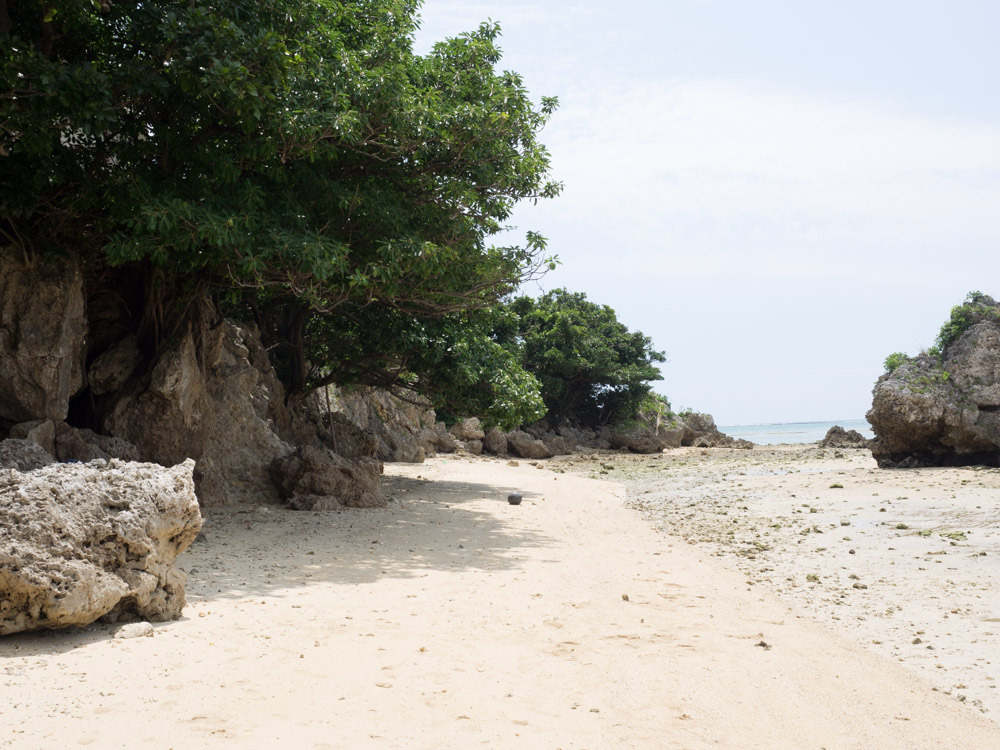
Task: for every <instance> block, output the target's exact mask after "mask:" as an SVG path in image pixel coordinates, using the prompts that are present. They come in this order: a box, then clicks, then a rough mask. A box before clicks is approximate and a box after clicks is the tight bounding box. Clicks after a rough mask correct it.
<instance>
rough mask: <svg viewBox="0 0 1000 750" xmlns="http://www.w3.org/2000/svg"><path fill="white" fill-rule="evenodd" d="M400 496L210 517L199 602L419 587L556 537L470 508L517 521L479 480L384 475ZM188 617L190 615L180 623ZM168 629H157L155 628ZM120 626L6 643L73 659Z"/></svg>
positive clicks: (197, 583)
mask: <svg viewBox="0 0 1000 750" xmlns="http://www.w3.org/2000/svg"><path fill="white" fill-rule="evenodd" d="M384 487H385V489H386V491H387V492H388V494H389V495H390V496H391V497H392V498H393V500H392V501H391V502H390V503H389V507H388V508H385V509H379V510H353V509H347V510H343V511H329V512H322V513H318V512H303V511H294V510H288V509H285V508H280V507H275V506H262V507H260V508H248V507H239V508H217V509H208V510H206V511H205V516H206V524H205V527H204V531H205V534H204V540H203V541H198V542H196V543H195V544H193V545H192V546H191V547H190V548H189V549H188V550H187V551H186V552H185V553H184V554H182V555H181V557H180V558H179V560H178V564H179V565H180V567H181V568H182V569H184V570H185V571H187V573H188V580H187V585H186V587H185V589H186V593H187V598H188V603H189V606H190V604H191V603H194V602H212V601H216V600H220V599H229V600H234V599H247V598H252V597H272V598H278V599H280V598H282V597H283V596H286V595H287V594H288V592H289V590H290V589H304V588H306V587H310V586H316V585H320V584H335V585H346V586H350V585H361V584H368V583H373V582H376V581H378V580H379V579H382V578H386V577H393V578H408V579H420V578H423V577H425V576H426V575H427V574H428V573H429V572H430V571H455V572H458V571H466V570H483V571H504V570H517V569H518V568H519V567H520V562H519V554H518V553H519V551H520V550H523V549H526V548H538V547H543V546H550V545H551V544H552V540H551V538H549V537H547V536H545V535H544V534H539V533H537V532H533V531H526V530H523V529H517V528H514V527H513V525H512V524H508V523H506V522H505V520H504V516H503V515H500V516H497V515H494V514H493V513H488V512H485V511H483V510H480V509H477V508H472V507H468V506H469V504H470V503H471V502H473V501H482V500H487V501H489V502H495V503H497V504H498V505H502V507H503V509H504V512H505V513H506V512H508V509H509V512H510V513H511V514H514V513H519V514H523V513H525V512H530V503H531V502H532V500H533V499H537V497H538V495H537V494H536V493H531V492H524V493H522V494H523V495H524V501H525V504H524V505H521V506H510V505H508V504H507V501H506V497H507V493H508V492H509V489H510V488H508V487H501V486H498V485H492V484H478V483H472V482H455V481H433V482H432V481H428V480H421V479H411V478H406V477H386V478H385V482H384ZM182 619H183V617H182ZM169 625H170V623H169V622H168V623H162V624H159V623H158V624H156V627H157V628H160V627H169ZM117 627H118V626H117V625H105V624H101V623H95V624H93V625H90V626H88V627H85V628H67V629H65V630H54V631H38V632H32V633H20V634H14V635H9V636H4V637H2V638H0V663H2V661H3V659H4V658H5V657H25V656H34V655H43V654H54V653H65V652H67V651H70V650H72V649H74V648H79V647H81V646H86V645H89V644H93V643H98V642H102V641H106V640H107V639H108V638H109V636H110V635H111V633H112V632H113V631H114V629H116V628H117Z"/></svg>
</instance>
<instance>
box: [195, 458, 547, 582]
mask: <svg viewBox="0 0 1000 750" xmlns="http://www.w3.org/2000/svg"><path fill="white" fill-rule="evenodd" d="M385 485H386V489H387V491H388V494H389V495H390V496H391V497H392V498H393V500H392V501H391V502H390V503H389V507H388V508H386V509H384V510H343V511H333V512H324V513H315V512H300V511H291V510H285V509H278V508H268V509H267V510H261V509H248V508H240V509H226V510H219V511H210V512H209V513H208V520H209V523H208V524H207V525H206V530H205V536H206V541H202V542H198V543H196V544H195V545H193V546H192V548H191V549H190V550H189V551H188V552H187V553H185V555H184V557H182V558H181V566H182V567H183V568H185V569H186V570H187V571H188V585H187V591H188V597H189V599H190V600H199V599H200V600H207V601H211V600H213V599H219V598H243V597H247V596H259V595H266V594H269V593H272V592H276V591H278V590H284V589H289V588H296V587H303V586H310V585H315V584H319V583H333V584H348V585H350V584H364V583H372V582H374V581H377V580H379V579H380V578H384V577H394V578H421V577H423V576H424V575H426V574H427V573H428V571H432V570H438V571H440V570H444V571H460V570H470V569H479V570H514V569H517V568H518V567H519V565H520V563H519V560H518V551H519V550H521V549H525V548H538V547H541V546H547V545H549V544H550V543H551V540H550V538H549V537H547V536H545V535H543V534H539V533H537V532H533V531H526V530H524V529H517V528H515V527H514V526H513V525H512V524H508V523H506V522H505V521H504V517H503V515H501V516H499V517H498V516H497V515H495V514H493V513H489V512H485V511H483V510H481V509H479V508H472V507H468V506H469V504H470V502H472V501H483V500H486V501H489V502H495V503H497V504H498V505H502V507H503V509H504V512H507V511H508V509H509V512H510V513H524V512H526V511H528V508H529V506H527V505H525V506H519V507H515V506H510V505H508V504H507V501H506V497H507V493H508V491H509V490H508V488H507V487H501V486H497V485H491V484H479V483H472V482H456V481H434V482H430V481H427V480H421V479H410V478H405V477H387V478H386V482H385ZM524 496H525V502H526V503H530V502H531V500H532V498H535V497H537V496H536V495H535V494H533V493H524ZM528 512H530V511H528Z"/></svg>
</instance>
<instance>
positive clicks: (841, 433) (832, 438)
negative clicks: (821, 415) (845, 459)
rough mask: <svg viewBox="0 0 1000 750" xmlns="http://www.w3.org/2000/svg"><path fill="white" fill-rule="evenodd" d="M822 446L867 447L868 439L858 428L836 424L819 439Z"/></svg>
mask: <svg viewBox="0 0 1000 750" xmlns="http://www.w3.org/2000/svg"><path fill="white" fill-rule="evenodd" d="M819 447H820V448H867V447H868V439H867V438H866V437H865V436H864V435H862V434H861V433H860V432H858V431H857V430H845V429H844V428H843V427H841V426H840V425H839V424H835V425H834V426H833V427H831V428H830V429H829V430H827V431H826V437H824V438H823V439H822V440H820V441H819Z"/></svg>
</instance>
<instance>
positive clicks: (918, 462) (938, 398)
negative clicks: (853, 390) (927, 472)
mask: <svg viewBox="0 0 1000 750" xmlns="http://www.w3.org/2000/svg"><path fill="white" fill-rule="evenodd" d="M990 302H991V303H992V300H990ZM993 304H994V305H995V303H993ZM997 309H998V314H1000V306H998V308H997ZM866 416H867V418H868V421H869V422H870V423H871V425H872V429H873V430H874V432H875V439H874V440H872V441H871V443H870V444H869V447H870V448H871V451H872V455H873V456H874V457H875V460H876V461H877V462H878V465H879V466H880V467H882V468H893V467H898V468H906V467H916V466H962V465H973V464H989V465H993V466H1000V325H998V323H997V320H996V319H995V318H994V319H983V320H979V322H976V323H974V324H973V325H971V326H970V327H969V328H968V329H967V330H966V331H965V332H964V333H963V334H962V335H961V336H960V337H959V338H958V339H957V340H956V341H954V342H953V343H952V344H951V345H950V346H948V347H947V348H946V349H945V351H944V352H943V353H942V356H941V357H940V358H939V357H933V356H927V355H921V356H918V357H915V358H913V359H910V360H907V361H905V362H903V363H902V364H900V365H899V366H898V367H897V368H896V369H895V370H894V371H892V372H889V373H886V374H884V375H882V377H880V378H879V379H878V382H876V383H875V387H874V389H873V391H872V408H871V410H870V411H869V412H868V414H867V415H866Z"/></svg>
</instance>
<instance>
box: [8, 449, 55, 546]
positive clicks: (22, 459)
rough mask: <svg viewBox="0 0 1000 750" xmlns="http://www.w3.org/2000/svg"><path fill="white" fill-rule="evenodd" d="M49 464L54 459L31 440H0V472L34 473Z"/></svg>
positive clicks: (53, 461)
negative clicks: (14, 470) (6, 470)
mask: <svg viewBox="0 0 1000 750" xmlns="http://www.w3.org/2000/svg"><path fill="white" fill-rule="evenodd" d="M51 463H55V459H53V458H52V456H51V455H49V453H48V452H47V451H46V450H45V449H44V448H42V447H41V446H40V445H39V444H38V443H36V442H34V441H32V440H22V439H20V438H8V439H7V440H0V471H2V470H3V469H17V470H18V471H22V472H23V471H34V470H35V469H40V468H42V467H43V466H48V465H49V464H51ZM0 533H2V530H0Z"/></svg>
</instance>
